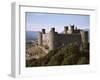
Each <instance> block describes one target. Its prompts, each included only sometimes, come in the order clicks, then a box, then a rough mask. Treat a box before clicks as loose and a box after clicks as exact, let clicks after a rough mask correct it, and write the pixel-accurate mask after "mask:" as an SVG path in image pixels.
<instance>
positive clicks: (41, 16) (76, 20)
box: [26, 12, 90, 32]
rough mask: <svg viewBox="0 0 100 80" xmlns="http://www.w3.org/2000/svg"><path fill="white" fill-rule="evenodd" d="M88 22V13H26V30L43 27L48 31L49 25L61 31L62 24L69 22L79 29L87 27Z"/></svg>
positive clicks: (37, 29) (62, 28) (38, 29)
mask: <svg viewBox="0 0 100 80" xmlns="http://www.w3.org/2000/svg"><path fill="white" fill-rule="evenodd" d="M89 22H90V17H89V16H88V15H71V14H48V13H33V12H27V13H26V31H41V29H42V28H44V29H46V31H47V32H48V31H49V30H50V28H51V27H55V29H56V31H58V32H62V31H63V30H64V26H66V25H68V26H69V25H70V24H74V25H75V26H77V27H78V28H81V29H89V26H90V24H89Z"/></svg>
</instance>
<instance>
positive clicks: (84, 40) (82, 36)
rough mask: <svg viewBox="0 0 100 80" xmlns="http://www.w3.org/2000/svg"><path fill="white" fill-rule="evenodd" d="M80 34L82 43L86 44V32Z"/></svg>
mask: <svg viewBox="0 0 100 80" xmlns="http://www.w3.org/2000/svg"><path fill="white" fill-rule="evenodd" d="M80 33H81V38H82V42H83V43H85V42H88V31H80Z"/></svg>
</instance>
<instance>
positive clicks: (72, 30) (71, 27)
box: [69, 25, 74, 34]
mask: <svg viewBox="0 0 100 80" xmlns="http://www.w3.org/2000/svg"><path fill="white" fill-rule="evenodd" d="M73 32H74V25H70V29H69V33H70V34H72V33H73Z"/></svg>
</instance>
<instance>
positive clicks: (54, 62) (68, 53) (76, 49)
mask: <svg viewBox="0 0 100 80" xmlns="http://www.w3.org/2000/svg"><path fill="white" fill-rule="evenodd" d="M79 45H80V44H77V43H70V44H68V45H66V46H62V47H60V48H58V49H55V50H52V51H50V52H49V53H48V54H47V55H45V56H43V57H41V58H39V59H30V60H26V67H36V66H60V65H81V64H89V43H84V44H82V45H81V46H79Z"/></svg>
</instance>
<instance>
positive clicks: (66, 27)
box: [64, 26, 68, 34]
mask: <svg viewBox="0 0 100 80" xmlns="http://www.w3.org/2000/svg"><path fill="white" fill-rule="evenodd" d="M67 31H68V26H64V34H67Z"/></svg>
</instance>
